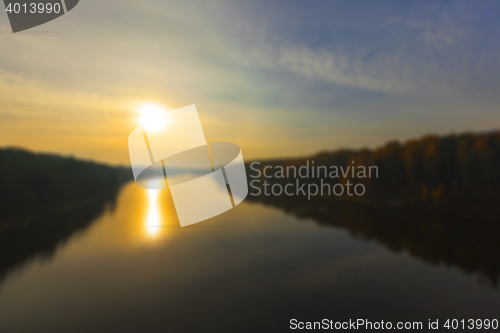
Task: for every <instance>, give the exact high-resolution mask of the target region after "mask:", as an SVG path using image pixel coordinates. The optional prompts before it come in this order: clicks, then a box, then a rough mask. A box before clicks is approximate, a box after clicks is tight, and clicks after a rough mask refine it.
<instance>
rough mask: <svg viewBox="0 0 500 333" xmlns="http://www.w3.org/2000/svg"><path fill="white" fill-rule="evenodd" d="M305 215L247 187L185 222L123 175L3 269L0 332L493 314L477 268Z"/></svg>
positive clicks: (494, 303)
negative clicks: (109, 198)
mask: <svg viewBox="0 0 500 333" xmlns="http://www.w3.org/2000/svg"><path fill="white" fill-rule="evenodd" d="M323 208H324V207H323ZM301 211H304V210H303V209H302V210H301ZM316 211H320V212H321V209H319V208H317V209H316ZM299 215H301V217H300V218H299V217H297V216H299ZM308 216H310V217H308ZM332 216H335V215H332ZM313 217H314V214H297V213H294V214H292V213H286V211H285V210H283V209H281V208H279V207H273V206H268V205H264V204H262V203H258V202H251V201H248V200H247V201H245V202H243V203H242V204H241V205H239V206H237V207H236V208H235V209H232V210H231V211H229V212H227V213H225V214H223V215H221V216H218V217H215V218H212V219H210V220H208V221H205V222H203V223H199V224H196V225H193V226H190V227H185V228H180V227H178V221H177V218H176V215H175V210H174V207H173V205H172V201H171V198H170V197H169V195H168V192H166V191H157V190H145V189H141V188H139V187H137V186H136V185H135V184H133V183H132V184H128V185H127V186H125V187H124V188H123V189H122V191H121V192H120V194H119V196H118V198H117V201H116V204H115V205H114V206H109V207H108V208H107V209H106V210H105V211H104V212H103V213H102V214H101V215H100V216H98V217H97V218H95V219H94V220H93V221H92V223H91V224H90V225H89V226H88V227H87V228H86V229H84V230H83V231H79V232H77V233H75V234H73V235H72V236H71V237H70V238H69V240H66V241H65V242H63V243H60V244H59V246H58V247H57V249H56V250H55V252H54V254H53V255H52V256H50V257H46V256H45V257H38V256H36V255H33V256H32V258H31V259H29V260H27V261H24V263H23V264H21V265H18V266H17V267H16V268H15V269H12V270H10V272H9V273H8V274H7V275H5V276H4V278H3V280H2V281H0V332H85V333H87V332H241V331H244V332H246V331H249V332H256V331H259V332H266V331H272V332H276V331H288V330H289V321H290V319H292V318H296V319H298V320H302V321H313V320H321V319H323V318H329V319H332V320H346V319H357V318H365V319H370V320H384V321H393V322H396V321H402V320H417V321H423V322H425V323H426V322H427V320H428V319H438V318H440V319H446V318H456V319H469V318H490V319H491V318H498V317H499V316H498V313H499V311H498V309H500V294H499V292H498V289H496V287H495V286H494V283H493V282H492V281H490V280H488V278H485V277H484V276H483V275H481V274H479V273H478V270H469V272H467V270H466V269H465V268H464V267H463V266H461V265H458V264H454V263H453V262H452V263H448V264H446V262H444V263H443V262H442V261H441V260H436V261H435V262H434V263H430V262H429V261H428V260H423V259H422V258H423V257H422V258H419V256H418V255H415V253H412V251H405V250H404V248H403V249H402V250H401V249H399V250H398V251H399V252H395V251H394V249H391V248H390V246H388V245H387V244H384V242H381V241H379V240H377V239H376V238H373V237H354V236H353V235H355V234H356V233H355V232H353V230H352V229H349V228H346V227H342V225H339V224H337V225H336V224H335V223H332V225H325V224H324V223H323V224H319V223H318V218H317V217H315V218H313ZM331 218H334V219H335V217H331ZM338 218H339V219H341V217H338ZM356 218H357V219H358V220H359V219H363V217H356ZM333 222H335V221H333ZM361 222H363V221H361ZM361 222H360V223H361ZM401 223H405V221H401ZM361 224H362V223H361ZM382 232H383V231H380V233H382ZM416 242H417V243H416V244H413V245H412V246H413V247H414V248H416V249H419V248H424V249H425V248H426V245H427V240H426V239H421V238H419V239H417V241H416ZM419 242H420V243H419ZM474 244H476V243H474ZM478 244H480V243H477V244H476V245H473V246H480V245H478ZM467 246H469V247H471V245H470V243H469V245H467ZM448 252H449V251H448ZM480 260H481V258H478V257H477V256H476V257H473V258H472V261H473V262H477V261H480ZM481 267H482V266H481ZM482 276H483V277H482Z"/></svg>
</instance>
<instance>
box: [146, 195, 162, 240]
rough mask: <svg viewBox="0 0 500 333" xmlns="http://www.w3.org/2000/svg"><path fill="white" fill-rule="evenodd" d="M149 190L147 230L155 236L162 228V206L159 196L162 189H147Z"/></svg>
mask: <svg viewBox="0 0 500 333" xmlns="http://www.w3.org/2000/svg"><path fill="white" fill-rule="evenodd" d="M147 191H148V208H147V216H146V230H147V232H148V234H149V235H151V236H155V235H157V234H158V232H159V231H160V228H161V214H160V206H159V204H158V197H159V194H160V190H147Z"/></svg>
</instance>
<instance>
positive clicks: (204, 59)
mask: <svg viewBox="0 0 500 333" xmlns="http://www.w3.org/2000/svg"><path fill="white" fill-rule="evenodd" d="M499 9H500V3H499V2H498V1H475V2H472V1H440V2H431V1H356V2H352V1H272V2H271V1H239V2H233V1H210V2H207V1H190V2H188V3H187V2H185V1H160V0H154V1H153V0H152V1H131V0H112V1H98V0H81V1H80V4H79V5H78V6H77V7H76V8H75V9H74V10H72V11H71V12H69V13H68V14H67V15H64V16H63V17H61V18H59V19H57V20H54V21H52V22H50V23H47V24H45V25H43V26H40V27H37V28H34V29H32V30H29V31H26V32H24V33H18V34H11V33H9V29H10V28H9V26H8V21H7V16H6V15H5V13H2V14H1V15H0V32H1V33H0V145H18V146H24V147H27V148H30V149H34V150H42V151H54V152H61V153H64V154H74V155H76V156H79V157H85V158H92V159H97V160H103V161H108V162H112V163H127V162H128V153H127V147H126V144H127V136H128V133H129V132H130V131H131V130H132V129H133V128H134V127H135V126H137V124H136V123H135V119H136V109H137V105H139V104H140V103H141V102H146V101H155V102H158V103H162V104H164V105H165V106H167V107H168V108H171V109H175V108H178V107H182V106H185V105H189V104H193V103H195V104H196V105H197V107H198V110H199V113H200V117H201V119H202V122H203V125H204V129H205V135H206V137H207V139H208V140H209V141H210V140H211V141H231V142H235V143H238V144H240V146H242V149H243V154H244V156H245V157H246V158H267V157H273V156H293V155H304V154H308V153H314V152H316V151H319V150H324V149H337V148H340V147H353V148H356V147H363V146H369V147H373V146H377V145H380V144H383V143H384V142H386V141H388V140H392V139H400V140H405V139H408V138H412V137H417V136H421V135H424V134H427V133H439V134H444V133H449V132H462V131H469V130H470V131H486V130H492V129H497V128H498V127H499V120H500V112H499V102H500V97H499V96H500V94H498V91H499V88H500V75H499V74H500V57H499V54H500V52H499V51H500V49H499V48H500V43H499V41H500V14H499V13H500V10H499Z"/></svg>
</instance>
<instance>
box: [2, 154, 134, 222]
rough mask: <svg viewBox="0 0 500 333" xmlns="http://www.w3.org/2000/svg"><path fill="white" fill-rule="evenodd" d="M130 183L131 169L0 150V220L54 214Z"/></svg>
mask: <svg viewBox="0 0 500 333" xmlns="http://www.w3.org/2000/svg"><path fill="white" fill-rule="evenodd" d="M130 179H132V173H131V171H130V169H129V168H121V167H112V166H108V165H104V164H98V163H94V162H87V161H79V160H76V159H74V158H72V157H61V156H57V155H50V154H39V153H33V152H29V151H27V150H23V149H16V148H5V149H0V218H2V217H3V218H5V217H9V216H16V215H21V214H32V213H39V212H50V211H55V210H57V209H59V208H61V207H63V206H65V205H72V204H75V203H79V202H85V201H88V200H91V199H94V198H96V197H98V196H104V195H108V194H110V193H113V192H116V190H117V189H118V188H119V186H120V185H121V184H123V183H124V182H125V181H127V180H130Z"/></svg>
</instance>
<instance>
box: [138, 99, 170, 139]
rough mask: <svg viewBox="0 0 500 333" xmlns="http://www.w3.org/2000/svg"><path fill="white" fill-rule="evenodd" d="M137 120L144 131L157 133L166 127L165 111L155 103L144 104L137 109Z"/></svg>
mask: <svg viewBox="0 0 500 333" xmlns="http://www.w3.org/2000/svg"><path fill="white" fill-rule="evenodd" d="M138 120H139V124H141V126H143V127H144V128H145V129H146V131H149V132H159V131H161V130H162V129H163V128H164V127H165V126H167V125H168V119H167V109H166V108H164V107H163V106H161V105H159V104H156V103H144V104H142V105H141V106H140V107H139V119H138Z"/></svg>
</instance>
